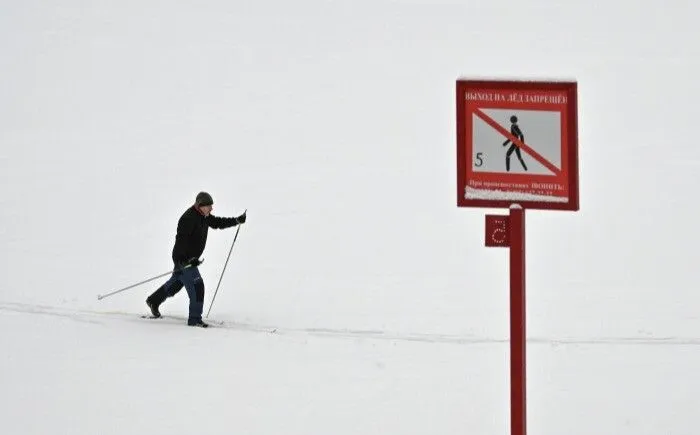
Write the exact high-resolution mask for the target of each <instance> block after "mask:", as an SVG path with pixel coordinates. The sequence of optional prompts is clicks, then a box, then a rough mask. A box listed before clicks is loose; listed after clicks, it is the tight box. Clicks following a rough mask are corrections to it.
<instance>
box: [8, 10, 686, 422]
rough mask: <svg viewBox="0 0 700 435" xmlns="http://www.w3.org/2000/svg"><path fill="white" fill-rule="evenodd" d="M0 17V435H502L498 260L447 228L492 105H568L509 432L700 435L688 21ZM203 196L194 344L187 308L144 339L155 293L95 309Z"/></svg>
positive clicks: (500, 13)
mask: <svg viewBox="0 0 700 435" xmlns="http://www.w3.org/2000/svg"><path fill="white" fill-rule="evenodd" d="M5 3H6V4H4V5H3V8H2V9H3V12H2V14H0V35H2V38H0V53H2V56H0V78H2V80H0V181H1V182H0V223H1V224H2V225H0V242H1V243H2V245H1V246H2V250H0V252H1V253H2V254H1V255H2V258H0V276H2V278H3V281H2V284H1V285H0V330H2V331H3V332H2V333H0V348H1V349H2V350H3V352H2V355H1V356H0V387H1V388H0V421H2V427H3V433H8V434H46V433H66V434H96V433H100V434H110V433H113V434H122V433H124V434H127V433H128V434H133V433H149V434H167V435H171V434H180V433H182V434H192V433H208V434H229V433H240V434H265V435H268V434H305V435H306V434H331V433H332V434H387V433H392V434H428V433H430V434H457V433H508V430H509V379H508V289H507V284H508V273H507V272H508V271H507V251H506V250H503V249H487V248H484V247H483V243H484V240H483V238H484V230H483V228H484V217H483V216H484V214H485V213H486V212H487V211H485V210H477V209H459V208H457V207H456V200H457V197H458V195H460V194H462V193H463V192H457V191H456V172H455V171H456V161H455V156H456V152H455V119H454V116H455V113H454V111H455V110H454V109H455V107H454V85H455V80H456V79H457V78H459V77H465V76H466V77H472V76H474V77H484V76H496V77H501V76H503V77H509V78H510V77H524V78H536V77H545V78H546V77H572V78H575V79H576V80H578V82H579V123H580V132H579V133H580V134H579V151H580V173H581V180H580V185H581V192H580V193H581V196H580V198H581V201H580V202H581V211H580V212H578V213H570V212H556V211H528V212H527V243H528V246H527V253H528V259H527V261H528V263H527V285H528V287H527V292H528V295H527V304H528V307H527V309H528V338H529V341H528V431H529V433H532V434H546V435H550V434H551V435H555V434H556V435H559V434H563V433H566V434H569V435H574V434H581V435H583V434H586V435H589V434H594V433H595V434H600V433H609V434H613V433H614V434H625V435H627V434H629V435H632V434H634V435H640V434H644V435H657V434H673V435H686V434H688V435H691V434H695V432H696V431H695V427H696V424H695V418H696V413H697V408H698V400H697V398H696V396H697V394H696V392H697V390H698V389H699V388H700V381H698V380H696V377H695V372H696V370H697V367H698V365H699V364H698V363H700V333H699V332H698V330H699V329H700V315H698V314H697V311H698V310H697V306H698V302H700V298H699V297H698V296H697V288H696V287H697V286H696V285H695V283H696V282H697V277H696V275H697V258H696V257H697V255H695V249H694V247H695V246H698V245H699V244H700V232H698V231H697V230H696V229H695V226H694V222H695V216H697V215H698V206H697V201H696V200H695V197H696V196H697V186H698V185H700V176H699V175H698V168H699V167H700V149H699V148H698V147H697V146H696V144H695V141H694V140H693V138H694V136H695V134H696V132H695V127H696V124H697V123H696V121H695V117H696V110H695V106H694V102H695V101H696V100H698V97H700V88H698V87H697V86H696V84H695V82H696V77H697V76H698V75H699V73H700V60H699V59H700V42H698V41H700V39H698V38H697V31H696V23H695V17H696V16H697V14H698V12H700V7H699V6H697V5H694V4H692V3H689V2H681V1H676V0H671V1H669V2H665V3H663V4H662V3H658V4H649V5H644V7H641V6H640V5H639V4H638V3H633V2H629V1H620V0H613V1H610V2H601V3H600V4H591V3H590V2H583V1H571V2H561V1H553V0H539V1H536V0H525V1H521V2H508V1H505V0H495V1H489V2H474V1H465V2H447V1H444V2H427V1H408V0H406V1H353V2H345V3H339V2H326V1H320V0H300V1H297V2H283V1H279V0H276V1H258V2H224V1H213V2H204V3H202V2H199V3H195V2H157V1H153V0H143V1H139V2H136V1H130V0H127V1H122V2H103V1H98V2H88V3H86V2H80V1H77V0H65V1H59V2H48V1H45V0H27V1H22V2H12V3H10V2H5ZM200 190H207V191H209V192H210V193H211V194H212V195H213V197H214V200H215V206H214V214H218V215H221V216H235V215H237V214H239V213H241V212H242V211H243V210H244V209H248V222H247V223H246V224H245V225H244V226H243V227H242V228H241V231H240V233H239V237H238V240H237V241H236V245H235V248H234V250H233V254H232V257H231V260H230V262H229V265H228V268H227V269H226V273H225V275H224V276H223V279H222V282H221V287H220V288H219V293H218V295H217V298H216V300H215V303H214V305H213V308H212V313H211V315H210V320H212V321H213V323H214V327H213V328H210V329H208V330H202V329H196V328H188V327H186V326H184V323H185V322H184V317H183V316H184V315H185V313H186V309H187V297H186V295H185V293H184V292H182V293H181V294H179V295H178V296H177V297H175V298H174V299H172V300H169V301H168V302H166V304H165V305H164V306H163V308H162V310H163V312H164V313H165V314H166V315H167V316H169V317H167V318H164V319H159V320H148V319H142V318H141V317H140V316H141V314H143V313H144V312H145V308H146V307H145V304H144V300H145V298H146V296H147V295H148V294H149V293H150V292H151V291H153V290H154V289H155V287H156V286H157V285H158V284H159V283H160V282H161V281H156V282H153V283H149V284H146V285H144V286H140V287H137V288H135V289H131V290H129V291H126V292H123V293H119V294H117V295H114V296H112V297H109V298H106V299H103V300H99V301H98V300H97V295H100V294H106V293H108V292H110V291H113V290H116V289H119V288H121V287H124V286H127V285H129V284H132V283H134V282H137V281H140V280H142V279H146V278H148V277H151V276H154V275H156V274H158V273H162V272H164V271H167V270H168V269H169V268H170V267H171V262H170V250H171V248H172V242H173V238H174V232H175V225H176V222H177V219H178V217H179V216H180V214H181V213H182V212H183V211H184V210H185V209H186V208H187V207H188V206H189V205H190V204H191V202H192V201H193V199H194V196H195V195H196V193H197V192H199V191H200ZM489 212H493V211H489ZM503 212H504V213H506V211H505V210H504V211H503ZM233 236H234V230H222V231H211V232H210V236H209V242H208V246H207V249H206V251H205V253H204V255H203V257H204V259H205V263H204V264H203V265H202V266H201V268H200V269H201V272H202V274H203V276H204V279H205V283H206V288H207V295H206V300H205V310H206V309H208V308H209V306H210V303H211V300H212V296H213V293H214V289H215V288H216V285H217V283H218V280H219V277H220V275H221V272H222V268H223V265H224V262H225V259H226V256H227V254H228V251H229V248H230V247H231V242H232V241H233Z"/></svg>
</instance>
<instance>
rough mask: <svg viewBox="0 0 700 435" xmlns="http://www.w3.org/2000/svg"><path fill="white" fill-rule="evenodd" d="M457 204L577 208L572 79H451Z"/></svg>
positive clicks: (557, 208)
mask: <svg viewBox="0 0 700 435" xmlns="http://www.w3.org/2000/svg"><path fill="white" fill-rule="evenodd" d="M456 91H457V92H456V94H457V95H456V96H457V101H456V104H457V107H456V109H457V110H456V113H457V171H458V172H457V191H458V197H457V205H458V206H460V207H497V208H507V207H509V206H510V205H512V204H519V205H521V206H522V207H523V208H530V209H553V210H572V211H575V210H578V209H579V194H578V128H577V122H578V119H577V117H578V115H577V84H576V82H573V81H516V80H468V79H460V80H457V86H456Z"/></svg>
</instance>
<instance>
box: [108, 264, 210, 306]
mask: <svg viewBox="0 0 700 435" xmlns="http://www.w3.org/2000/svg"><path fill="white" fill-rule="evenodd" d="M203 262H204V260H202V261H201V262H200V263H203ZM191 266H192V265H191V264H188V265H187V266H185V267H183V268H182V269H178V270H170V271H168V272H165V273H162V274H160V275H158V276H154V277H153V278H148V279H146V280H143V281H141V282H137V283H136V284H132V285H130V286H127V287H124V288H122V289H119V290H115V291H113V292H112V293H107V294H106V295H97V300H102V299H104V298H106V297H109V296H112V295H116V294H117V293H121V292H123V291H125V290H129V289H130V288H134V287H137V286H140V285H141V284H146V283H147V282H151V281H153V280H154V279H158V278H162V277H164V276H166V275H171V274H173V273H176V272H180V271H182V270H184V269H187V268H188V267H191Z"/></svg>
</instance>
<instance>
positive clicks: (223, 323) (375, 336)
mask: <svg viewBox="0 0 700 435" xmlns="http://www.w3.org/2000/svg"><path fill="white" fill-rule="evenodd" d="M3 311H4V312H15V313H26V314H36V315H48V316H57V317H63V318H67V319H71V320H74V321H77V322H84V323H92V324H102V323H104V322H101V321H100V320H99V319H100V318H101V317H103V316H107V317H112V318H122V319H127V320H134V321H136V320H138V321H145V320H144V319H141V316H142V315H143V314H145V313H128V312H123V311H98V310H87V309H68V308H61V307H55V306H50V305H38V304H36V305H33V304H21V303H14V302H0V313H1V312H3ZM160 321H164V323H168V324H174V323H173V322H175V321H176V322H178V323H180V322H182V323H184V322H185V321H186V318H185V317H184V316H177V315H165V316H163V318H161V319H153V322H160ZM205 321H207V322H209V323H211V325H212V326H213V327H215V328H222V329H230V330H238V331H248V332H257V333H267V334H279V335H311V336H318V337H328V338H346V339H372V340H391V341H406V342H420V343H429V344H430V343H432V344H457V345H475V344H507V343H508V342H509V339H507V338H494V337H478V336H472V335H449V334H423V333H393V332H387V331H381V330H359V329H333V328H288V327H277V326H270V325H256V324H252V323H241V322H235V321H230V320H211V319H206V320H205ZM527 342H528V343H531V344H546V345H550V346H560V345H561V346H563V345H615V346H618V345H657V346H658V345H667V346H669V345H670V346H700V337H675V336H666V337H649V336H636V337H635V336H627V337H614V336H611V337H560V338H546V337H530V338H528V339H527Z"/></svg>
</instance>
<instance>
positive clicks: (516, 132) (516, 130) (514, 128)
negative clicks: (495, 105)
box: [503, 115, 527, 172]
mask: <svg viewBox="0 0 700 435" xmlns="http://www.w3.org/2000/svg"><path fill="white" fill-rule="evenodd" d="M510 122H511V125H510V134H512V135H513V136H515V137H517V138H518V139H520V142H522V143H525V136H524V135H523V132H522V131H521V130H520V127H519V126H518V117H517V116H515V115H513V116H511V117H510ZM509 143H510V144H511V145H510V148H508V151H507V152H506V171H508V172H510V155H511V154H513V151H515V154H516V155H517V156H518V160H520V164H521V165H523V169H525V170H526V171H527V166H525V161H523V156H522V155H521V154H520V147H519V146H518V145H516V144H515V143H513V142H512V141H511V140H510V139H506V141H505V142H503V146H506V145H508V144H509Z"/></svg>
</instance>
